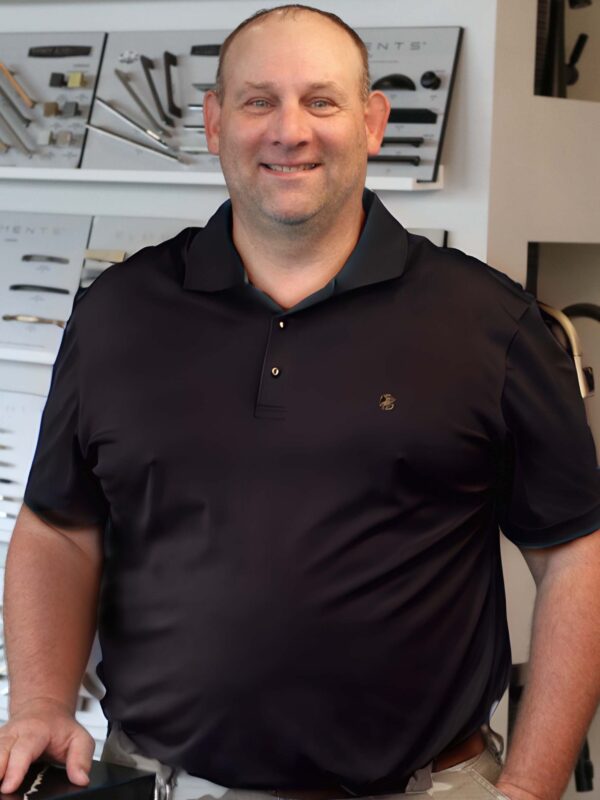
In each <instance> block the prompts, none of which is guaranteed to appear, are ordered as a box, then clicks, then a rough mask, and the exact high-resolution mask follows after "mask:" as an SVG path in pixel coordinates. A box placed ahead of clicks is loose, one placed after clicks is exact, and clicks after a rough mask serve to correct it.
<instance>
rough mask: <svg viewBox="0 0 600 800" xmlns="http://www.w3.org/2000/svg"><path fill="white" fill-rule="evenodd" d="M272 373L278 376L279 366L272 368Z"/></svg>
mask: <svg viewBox="0 0 600 800" xmlns="http://www.w3.org/2000/svg"><path fill="white" fill-rule="evenodd" d="M271 375H272V376H273V377H274V378H276V377H277V376H278V375H279V367H273V369H272V370H271Z"/></svg>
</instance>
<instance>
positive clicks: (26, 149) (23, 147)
mask: <svg viewBox="0 0 600 800" xmlns="http://www.w3.org/2000/svg"><path fill="white" fill-rule="evenodd" d="M0 122H1V123H3V124H4V126H5V127H6V128H7V129H8V131H9V132H10V135H11V136H12V137H13V143H14V145H15V147H16V148H17V149H18V150H20V151H21V152H22V153H23V154H24V155H26V156H32V155H34V154H35V150H31V149H30V148H29V147H28V146H27V145H26V144H25V142H24V141H23V140H22V139H21V137H20V136H19V134H18V132H17V131H16V130H15V129H14V128H13V126H12V125H11V123H10V122H9V121H8V119H7V118H6V117H5V116H4V114H3V113H2V112H1V111H0Z"/></svg>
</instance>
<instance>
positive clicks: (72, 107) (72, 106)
mask: <svg viewBox="0 0 600 800" xmlns="http://www.w3.org/2000/svg"><path fill="white" fill-rule="evenodd" d="M60 113H61V116H63V117H67V118H70V117H78V116H80V114H81V109H80V108H79V103H77V102H75V101H74V100H69V102H68V103H65V104H64V106H63V107H62V111H61V112H60Z"/></svg>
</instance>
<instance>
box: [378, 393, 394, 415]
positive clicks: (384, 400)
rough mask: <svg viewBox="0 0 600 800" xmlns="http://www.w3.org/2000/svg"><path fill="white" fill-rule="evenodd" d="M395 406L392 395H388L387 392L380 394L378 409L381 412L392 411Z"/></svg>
mask: <svg viewBox="0 0 600 800" xmlns="http://www.w3.org/2000/svg"><path fill="white" fill-rule="evenodd" d="M395 405H396V398H395V397H394V395H393V394H390V393H389V392H386V393H385V394H382V395H381V397H380V398H379V408H380V409H381V410H382V411H393V410H394V406H395Z"/></svg>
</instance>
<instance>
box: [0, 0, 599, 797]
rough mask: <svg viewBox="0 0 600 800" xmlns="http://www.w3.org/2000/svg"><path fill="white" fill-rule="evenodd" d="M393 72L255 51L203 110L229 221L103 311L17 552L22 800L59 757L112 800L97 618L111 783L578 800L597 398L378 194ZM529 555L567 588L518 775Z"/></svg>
mask: <svg viewBox="0 0 600 800" xmlns="http://www.w3.org/2000/svg"><path fill="white" fill-rule="evenodd" d="M367 66H368V65H367V55H366V51H365V48H364V45H363V44H362V42H361V41H360V39H359V38H358V37H357V36H356V34H355V33H354V31H352V30H351V29H350V28H348V27H347V26H346V25H345V24H344V23H343V22H342V21H341V20H340V19H339V18H337V17H335V16H333V15H331V14H327V13H324V12H321V11H317V10H315V9H310V8H307V7H304V6H284V7H281V8H278V9H272V10H270V11H266V12H260V13H259V14H258V15H256V16H254V17H253V18H251V19H249V20H246V21H245V22H244V23H242V24H241V25H240V26H239V27H238V28H237V29H236V30H235V31H234V32H233V33H232V34H231V35H230V36H229V38H228V39H227V40H226V42H225V44H224V45H223V47H222V50H221V56H220V65H219V75H218V81H217V89H216V91H215V92H209V93H207V95H206V98H205V109H204V113H205V124H206V136H207V141H208V146H209V148H210V150H211V152H213V153H216V154H218V155H219V157H220V159H221V163H222V166H223V172H224V174H225V178H226V181H227V186H228V188H229V192H230V195H231V200H230V201H228V202H227V203H225V204H224V205H223V206H221V208H220V209H219V210H218V211H217V212H216V214H215V215H214V216H213V217H212V218H211V220H210V221H209V222H208V224H207V226H206V227H205V228H202V229H199V228H188V229H186V230H185V231H182V233H181V234H179V235H178V236H177V237H175V238H174V239H172V240H170V241H168V242H165V243H163V244H162V245H160V246H158V247H155V248H146V249H145V250H142V251H141V252H140V253H138V254H136V255H135V256H134V257H132V258H131V259H129V260H128V261H127V262H126V263H125V264H123V265H120V266H118V267H116V268H112V269H110V270H107V271H106V272H105V273H104V274H103V275H102V276H101V277H100V278H99V279H98V280H97V281H96V282H95V283H94V284H93V285H92V286H91V287H90V289H89V290H88V291H87V292H86V293H85V294H84V295H83V296H81V297H79V298H78V301H77V302H76V304H75V306H74V309H73V313H72V315H71V318H70V320H69V323H68V325H67V328H66V330H65V334H64V338H63V342H62V345H61V350H60V353H59V355H58V358H57V361H56V365H55V368H54V372H53V379H52V386H51V390H50V394H49V397H48V401H47V404H46V408H45V411H44V417H43V420H42V426H41V430H40V437H39V441H38V446H37V449H36V454H35V457H34V462H33V465H32V468H31V473H30V476H29V480H28V484H27V487H26V492H25V504H24V506H23V508H22V510H21V513H20V515H19V520H18V521H17V525H16V527H15V531H14V534H13V538H12V541H11V546H10V551H9V555H8V564H7V574H6V598H5V607H6V636H7V647H8V657H9V669H10V674H11V721H10V722H9V723H8V724H7V725H6V726H5V727H4V728H3V729H1V730H0V775H4V781H3V783H2V786H1V789H2V791H4V792H10V791H13V790H14V789H15V787H16V786H17V785H18V783H19V781H20V780H21V778H22V776H23V774H24V772H25V770H26V769H27V766H28V765H29V763H30V762H31V760H32V758H35V757H37V756H39V755H40V754H45V755H46V756H48V757H51V758H54V759H58V760H60V761H63V762H65V763H66V766H67V770H68V774H69V776H70V778H71V780H73V781H74V782H75V783H79V784H85V783H86V780H87V779H86V772H87V770H88V769H89V762H90V757H91V752H92V743H91V739H90V737H89V735H88V734H87V733H86V732H85V731H84V730H83V729H82V728H81V727H80V726H79V725H78V724H77V723H76V722H75V720H74V718H73V715H74V709H75V703H76V698H77V691H78V687H79V683H80V680H81V675H82V672H83V670H84V667H85V664H86V660H87V657H88V653H89V648H90V643H91V640H92V637H93V634H94V629H95V623H96V618H97V616H96V615H97V611H98V609H99V616H98V621H99V634H100V641H101V645H102V655H103V660H102V664H101V668H100V674H101V677H102V679H103V681H104V683H105V685H106V687H107V694H106V696H105V698H104V699H103V707H104V710H105V713H106V715H107V717H108V719H109V723H110V733H109V736H108V740H107V743H106V747H105V750H104V753H103V758H104V759H105V760H107V761H115V762H118V763H124V764H134V765H138V766H140V767H142V768H145V769H151V770H154V771H156V773H157V797H159V798H161V799H162V798H167V797H168V798H170V800H197V799H198V798H204V797H207V798H210V797H214V798H221V797H231V798H232V800H269V798H272V797H273V796H274V795H275V796H278V797H283V798H288V797H289V798H298V800H334V799H335V798H344V797H349V796H359V797H360V796H368V797H371V796H374V795H390V794H393V795H395V796H396V797H398V798H400V797H407V798H408V797H410V798H414V797H422V798H424V800H425V798H429V797H432V796H433V797H437V798H444V800H480V799H483V798H486V799H487V800H489V799H490V798H497V799H498V798H510V799H511V800H558V798H559V797H560V796H561V794H562V791H563V789H564V786H565V785H566V783H567V781H568V778H569V774H570V772H571V770H572V768H573V764H574V762H575V759H576V756H577V753H578V750H579V748H580V745H581V742H582V739H583V737H584V735H585V731H586V730H587V727H588V725H589V722H590V719H591V717H592V715H593V713H594V711H595V708H596V706H597V703H598V694H599V690H600V689H599V679H598V676H599V675H600V644H599V643H600V636H599V635H598V634H599V624H600V623H599V620H600V599H599V593H598V586H599V585H600V566H599V565H600V544H599V542H600V536H599V533H598V531H597V529H598V527H599V526H600V493H599V471H598V469H597V463H596V453H595V450H594V443H593V441H592V437H591V433H590V430H589V427H588V425H587V422H586V418H585V412H584V408H583V404H582V401H581V398H580V396H579V392H578V385H577V378H576V374H575V371H574V368H573V365H572V363H571V361H570V358H569V357H568V356H567V355H566V354H565V352H564V351H563V350H562V348H561V347H560V346H559V345H558V344H557V342H556V341H555V340H554V338H553V336H552V335H551V334H550V332H549V331H548V328H547V327H546V325H545V323H544V320H543V319H542V317H541V315H540V311H539V309H538V307H537V304H536V301H535V298H534V297H533V296H532V295H530V294H528V293H526V292H524V291H523V290H522V288H521V287H520V286H519V285H518V284H516V283H515V282H513V281H511V280H510V279H509V278H508V277H507V276H505V275H503V274H502V273H500V272H498V271H496V270H494V269H492V268H490V267H488V266H486V265H485V264H482V263H481V262H478V261H476V260H475V259H473V258H470V257H468V256H466V255H465V254H463V253H460V252H458V251H455V250H447V249H440V248H436V247H434V246H433V245H432V244H431V243H429V242H428V241H427V240H426V239H423V238H422V237H418V236H414V235H411V234H409V233H408V232H407V231H406V230H405V229H404V228H403V227H402V225H401V224H400V223H399V222H398V221H397V220H396V219H394V217H393V216H392V215H391V214H389V213H388V211H387V210H386V209H385V207H384V206H383V204H382V203H381V201H380V200H379V199H378V198H377V197H376V196H375V195H374V194H373V193H371V192H369V191H366V190H365V176H366V167H367V159H368V155H369V154H370V153H376V152H377V150H378V148H379V145H380V143H381V139H382V137H383V132H384V129H385V124H386V120H387V116H388V112H389V104H388V101H387V99H386V97H385V95H383V94H382V93H381V92H370V91H369V84H370V81H369V76H368V68H367ZM100 320H101V321H102V336H99V335H98V329H99V325H98V321H100ZM124 343H125V345H124ZM499 526H501V528H502V530H503V531H504V533H505V534H506V535H507V536H508V537H509V538H510V539H511V540H512V541H513V542H515V543H516V544H517V545H518V546H519V547H520V548H521V550H522V552H523V554H524V556H525V558H526V560H527V562H528V564H529V566H530V567H531V570H532V573H533V575H534V578H535V580H536V582H537V584H538V600H537V603H536V612H535V624H534V635H533V641H532V651H531V662H530V677H529V682H528V686H527V690H526V693H525V697H524V700H523V707H522V712H521V715H520V717H519V720H518V723H517V726H516V729H515V732H514V736H513V739H512V744H511V750H510V752H509V755H508V759H507V761H506V764H505V766H504V768H502V764H501V758H500V756H501V749H502V746H503V743H502V741H501V737H499V736H498V735H497V734H495V733H494V732H493V731H492V729H491V728H490V726H489V723H490V718H491V715H492V713H493V710H494V709H495V707H496V705H497V702H498V701H499V699H500V698H501V697H502V695H503V693H504V691H505V690H506V687H507V684H508V680H509V675H510V669H511V659H510V645H509V639H508V631H507V624H506V609H505V597H504V584H503V578H502V568H501V561H500V547H499ZM100 587H101V588H100Z"/></svg>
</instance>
